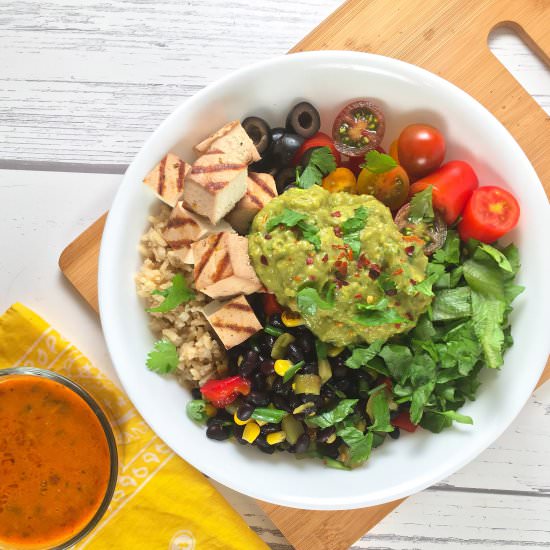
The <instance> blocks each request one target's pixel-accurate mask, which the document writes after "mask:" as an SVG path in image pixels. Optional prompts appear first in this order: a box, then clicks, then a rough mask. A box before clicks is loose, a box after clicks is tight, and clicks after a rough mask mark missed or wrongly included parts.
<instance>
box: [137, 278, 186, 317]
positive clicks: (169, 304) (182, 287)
mask: <svg viewBox="0 0 550 550" xmlns="http://www.w3.org/2000/svg"><path fill="white" fill-rule="evenodd" d="M151 294H158V295H160V296H163V297H164V300H163V301H162V303H161V304H160V305H159V306H157V307H150V308H149V309H147V311H150V312H153V313H166V312H167V311H171V310H173V309H175V308H177V307H178V306H179V305H180V304H183V303H184V302H189V300H192V299H193V298H194V297H195V293H194V292H193V291H192V290H191V289H190V288H189V286H188V285H187V281H186V280H185V279H184V277H183V275H182V274H181V273H178V274H177V275H174V277H173V279H172V286H170V287H168V288H165V289H164V290H153V292H151Z"/></svg>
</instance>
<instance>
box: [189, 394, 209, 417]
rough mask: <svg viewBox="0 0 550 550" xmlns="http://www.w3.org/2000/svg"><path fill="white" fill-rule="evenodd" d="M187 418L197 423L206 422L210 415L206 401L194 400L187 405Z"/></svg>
mask: <svg viewBox="0 0 550 550" xmlns="http://www.w3.org/2000/svg"><path fill="white" fill-rule="evenodd" d="M186 411H187V416H189V418H190V419H191V420H194V421H195V422H206V419H207V418H208V415H207V414H206V401H203V400H202V399H193V400H191V401H189V402H188V403H187V406H186Z"/></svg>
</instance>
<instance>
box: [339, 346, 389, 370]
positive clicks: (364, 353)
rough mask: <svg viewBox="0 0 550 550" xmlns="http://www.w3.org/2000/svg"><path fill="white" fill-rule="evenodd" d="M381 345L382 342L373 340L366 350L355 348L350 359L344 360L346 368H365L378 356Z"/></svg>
mask: <svg viewBox="0 0 550 550" xmlns="http://www.w3.org/2000/svg"><path fill="white" fill-rule="evenodd" d="M383 345H384V340H375V341H374V342H373V343H372V344H371V345H370V346H369V347H368V348H355V349H354V350H353V351H352V352H351V357H348V359H346V367H348V368H350V369H360V368H361V367H365V366H367V365H368V363H369V361H371V360H372V359H374V358H375V357H376V356H377V355H378V353H379V352H380V350H381V349H382V346H383Z"/></svg>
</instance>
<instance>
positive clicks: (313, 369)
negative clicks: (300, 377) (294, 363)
mask: <svg viewBox="0 0 550 550" xmlns="http://www.w3.org/2000/svg"><path fill="white" fill-rule="evenodd" d="M318 372H319V369H318V368H317V363H306V364H305V365H304V366H303V367H302V368H301V369H300V370H299V374H317V373H318Z"/></svg>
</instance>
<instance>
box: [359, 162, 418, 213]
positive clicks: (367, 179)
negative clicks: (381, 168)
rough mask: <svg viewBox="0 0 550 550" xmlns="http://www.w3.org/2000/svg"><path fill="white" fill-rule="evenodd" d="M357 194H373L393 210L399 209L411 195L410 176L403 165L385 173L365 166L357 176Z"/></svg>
mask: <svg viewBox="0 0 550 550" xmlns="http://www.w3.org/2000/svg"><path fill="white" fill-rule="evenodd" d="M357 194H359V195H373V196H374V197H376V198H377V199H378V200H379V201H381V202H383V203H384V204H385V205H386V206H388V207H389V208H390V209H391V210H397V209H398V208H399V207H400V206H402V205H403V203H404V202H405V201H406V200H407V197H408V195H409V178H408V176H407V174H406V172H405V170H403V168H401V166H396V167H395V168H392V169H391V170H389V171H388V172H384V173H383V174H373V173H372V172H371V171H370V170H369V169H368V168H363V170H361V172H360V174H359V177H358V178H357Z"/></svg>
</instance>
